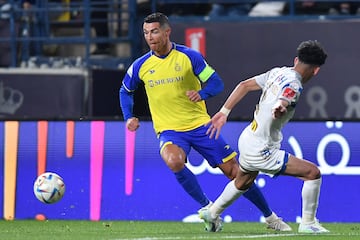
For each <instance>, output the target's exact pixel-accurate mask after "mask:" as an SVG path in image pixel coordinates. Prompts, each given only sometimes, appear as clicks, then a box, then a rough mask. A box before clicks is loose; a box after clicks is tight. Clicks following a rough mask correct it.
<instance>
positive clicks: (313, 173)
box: [307, 166, 321, 180]
mask: <svg viewBox="0 0 360 240" xmlns="http://www.w3.org/2000/svg"><path fill="white" fill-rule="evenodd" d="M319 178H321V172H320V169H319V168H318V167H316V166H313V167H312V168H310V170H309V173H308V176H307V179H308V180H315V179H319Z"/></svg>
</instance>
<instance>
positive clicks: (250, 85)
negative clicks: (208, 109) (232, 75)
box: [207, 78, 261, 139]
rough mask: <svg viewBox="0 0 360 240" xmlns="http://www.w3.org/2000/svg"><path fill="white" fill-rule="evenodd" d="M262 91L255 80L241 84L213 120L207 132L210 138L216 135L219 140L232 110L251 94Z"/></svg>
mask: <svg viewBox="0 0 360 240" xmlns="http://www.w3.org/2000/svg"><path fill="white" fill-rule="evenodd" d="M260 89H261V87H260V86H259V85H258V83H257V82H256V80H255V78H249V79H247V80H245V81H242V82H240V83H239V84H238V85H237V86H236V87H235V89H234V90H233V91H232V93H231V94H230V96H229V97H228V98H227V99H226V102H225V104H224V105H223V106H222V108H221V109H220V111H219V112H217V113H216V114H215V115H214V116H213V117H212V118H211V120H210V123H211V125H210V127H209V129H208V131H207V133H208V134H210V137H213V136H214V135H215V138H216V139H217V138H218V137H219V135H220V131H221V128H222V126H224V124H225V123H226V121H227V117H228V116H229V114H230V112H231V109H233V108H234V107H235V105H236V104H237V103H238V102H240V101H241V99H243V98H244V97H245V96H246V95H247V94H248V93H249V92H251V91H256V90H260Z"/></svg>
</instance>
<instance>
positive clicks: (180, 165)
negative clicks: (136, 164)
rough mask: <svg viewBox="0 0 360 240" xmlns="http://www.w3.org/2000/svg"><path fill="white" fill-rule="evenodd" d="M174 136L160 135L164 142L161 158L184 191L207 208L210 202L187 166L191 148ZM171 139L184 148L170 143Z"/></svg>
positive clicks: (161, 147) (170, 134) (161, 148)
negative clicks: (187, 157)
mask: <svg viewBox="0 0 360 240" xmlns="http://www.w3.org/2000/svg"><path fill="white" fill-rule="evenodd" d="M172 134H173V132H170V133H165V134H161V135H160V140H161V142H163V145H162V146H160V154H161V157H162V158H163V160H164V161H165V163H166V165H167V166H168V167H169V169H170V170H171V171H172V172H173V173H174V175H175V177H176V179H177V181H178V182H179V184H180V185H181V186H182V187H183V189H184V190H185V191H186V192H187V193H188V194H189V195H190V196H191V197H192V198H193V199H194V200H195V201H196V202H198V203H199V204H200V206H202V207H205V206H207V205H209V203H210V201H209V199H208V198H207V196H206V195H205V193H204V192H203V190H202V188H201V186H200V184H199V182H198V180H197V178H196V176H195V175H194V174H193V173H192V172H191V171H190V170H189V169H188V168H187V167H186V165H185V162H186V156H187V153H188V151H189V147H188V146H187V145H186V144H185V143H184V142H182V141H181V139H180V138H179V136H176V135H172ZM175 134H176V133H175ZM170 138H171V139H172V141H171V142H172V143H174V142H175V143H178V144H179V145H181V146H182V147H179V146H178V145H177V144H172V143H170V141H169V139H170Z"/></svg>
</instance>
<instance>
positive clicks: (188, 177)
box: [175, 166, 210, 207]
mask: <svg viewBox="0 0 360 240" xmlns="http://www.w3.org/2000/svg"><path fill="white" fill-rule="evenodd" d="M175 176H176V179H177V180H178V182H179V183H180V185H181V186H182V187H183V188H184V190H185V191H186V192H187V193H188V194H189V195H190V196H191V197H192V198H193V199H194V200H195V201H197V202H198V203H199V204H200V205H201V206H202V207H204V206H206V205H208V204H209V202H210V201H209V199H208V198H207V197H206V195H205V193H204V192H203V190H202V189H201V187H200V185H199V183H198V181H197V179H196V176H195V175H194V174H193V173H192V172H191V171H190V170H189V169H188V168H187V167H186V166H185V167H184V168H183V169H182V170H181V171H180V172H176V173H175Z"/></svg>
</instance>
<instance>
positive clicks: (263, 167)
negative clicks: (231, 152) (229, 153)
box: [238, 130, 289, 177]
mask: <svg viewBox="0 0 360 240" xmlns="http://www.w3.org/2000/svg"><path fill="white" fill-rule="evenodd" d="M238 146H239V152H240V157H239V162H240V167H241V169H242V170H243V171H244V172H263V173H266V174H267V175H270V176H271V177H274V176H277V175H279V174H280V173H281V172H282V171H284V170H285V168H286V163H287V161H288V158H289V154H288V153H287V152H285V151H284V150H280V149H279V148H277V147H275V146H274V147H266V146H263V144H260V143H259V142H258V141H257V139H256V138H254V137H252V135H251V133H250V134H249V132H248V131H246V130H245V131H244V132H243V133H242V134H241V136H240V138H239V142H238Z"/></svg>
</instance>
